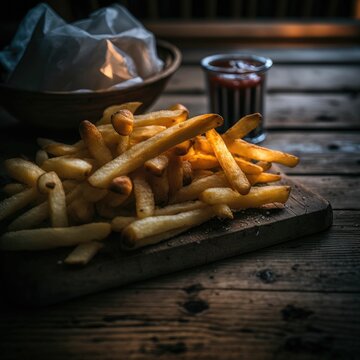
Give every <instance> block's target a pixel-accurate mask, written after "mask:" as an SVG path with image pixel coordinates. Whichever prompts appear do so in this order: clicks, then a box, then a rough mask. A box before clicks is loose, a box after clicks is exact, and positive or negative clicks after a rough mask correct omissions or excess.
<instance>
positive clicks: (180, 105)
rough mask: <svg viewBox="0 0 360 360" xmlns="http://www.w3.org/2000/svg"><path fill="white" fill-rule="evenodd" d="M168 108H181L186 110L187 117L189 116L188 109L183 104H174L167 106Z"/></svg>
mask: <svg viewBox="0 0 360 360" xmlns="http://www.w3.org/2000/svg"><path fill="white" fill-rule="evenodd" d="M169 110H183V111H186V112H187V117H189V114H190V111H189V109H188V108H187V107H186V106H184V105H183V104H174V105H171V106H170V107H169Z"/></svg>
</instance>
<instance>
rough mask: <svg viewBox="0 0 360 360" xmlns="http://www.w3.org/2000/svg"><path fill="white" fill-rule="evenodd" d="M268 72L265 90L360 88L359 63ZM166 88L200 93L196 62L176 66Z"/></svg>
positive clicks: (202, 84) (283, 67)
mask: <svg viewBox="0 0 360 360" xmlns="http://www.w3.org/2000/svg"><path fill="white" fill-rule="evenodd" d="M268 75H269V77H268V80H269V81H268V90H269V91H271V92H299V91H311V92H329V91H339V92H343V91H351V92H353V91H359V90H360V83H359V81H358V79H359V78H360V66H357V65H348V66H336V65H311V66H306V65H303V66H301V65H294V66H293V65H278V66H276V65H275V66H274V67H273V68H272V69H271V70H270V71H269V74H268ZM166 91H167V92H168V93H170V92H171V93H191V94H193V93H195V94H198V93H203V92H204V91H205V81H204V75H203V73H202V70H201V67H200V65H198V66H182V67H180V69H179V70H178V71H177V72H176V73H175V75H174V76H173V77H172V78H171V80H170V81H169V84H168V86H167V87H166Z"/></svg>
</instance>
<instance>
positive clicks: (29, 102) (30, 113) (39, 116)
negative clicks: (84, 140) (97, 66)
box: [0, 40, 181, 129]
mask: <svg viewBox="0 0 360 360" xmlns="http://www.w3.org/2000/svg"><path fill="white" fill-rule="evenodd" d="M157 50H158V55H159V57H160V58H161V59H162V60H163V61H164V64H165V65H164V69H163V70H162V71H161V72H160V73H158V74H156V75H153V76H151V77H149V78H147V79H146V80H145V81H144V82H143V83H141V84H137V85H134V86H131V87H129V88H126V89H121V90H109V91H99V92H91V93H71V92H50V91H43V92H41V91H29V90H21V89H15V88H11V87H8V86H6V85H5V84H0V105H2V106H3V107H4V108H5V109H6V110H7V111H8V112H9V113H10V114H11V115H13V116H14V117H16V118H17V119H19V120H21V121H24V122H26V123H28V124H31V125H33V126H36V127H41V128H48V129H70V128H75V127H77V126H78V124H79V123H80V122H81V121H82V120H84V119H86V120H90V121H96V120H98V119H99V118H100V117H101V115H102V113H103V111H104V109H105V108H106V107H107V106H110V105H114V104H121V103H124V102H128V101H141V102H142V103H143V105H142V106H141V107H140V108H139V109H138V111H137V112H139V113H141V112H143V111H145V110H146V109H147V108H148V107H149V106H151V105H152V104H153V103H154V102H155V100H156V99H157V98H158V97H159V95H160V94H161V92H162V91H163V89H164V87H165V85H166V83H167V81H168V80H169V79H170V77H171V76H172V75H173V73H174V72H175V71H176V70H177V68H178V67H179V65H180V62H181V53H180V51H179V49H178V48H177V47H175V46H174V45H172V44H170V43H168V42H166V41H161V40H158V41H157Z"/></svg>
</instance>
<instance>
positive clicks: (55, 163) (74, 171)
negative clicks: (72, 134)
mask: <svg viewBox="0 0 360 360" xmlns="http://www.w3.org/2000/svg"><path fill="white" fill-rule="evenodd" d="M42 168H43V170H45V171H47V172H49V171H55V172H56V173H57V174H58V176H59V177H60V178H61V179H72V180H78V181H81V180H85V179H86V178H87V176H88V175H89V174H90V173H91V170H92V165H91V164H90V163H89V162H88V161H85V160H82V159H78V158H73V157H67V156H62V157H54V158H51V159H48V160H46V161H44V163H43V165H42Z"/></svg>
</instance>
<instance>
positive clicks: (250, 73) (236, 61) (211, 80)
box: [201, 54, 272, 143]
mask: <svg viewBox="0 0 360 360" xmlns="http://www.w3.org/2000/svg"><path fill="white" fill-rule="evenodd" d="M201 66H202V68H203V70H204V73H205V79H206V84H207V94H208V101H209V107H210V111H211V112H213V113H217V114H220V115H221V116H223V118H224V125H223V126H222V127H221V128H220V129H218V130H219V131H220V132H224V131H226V130H227V129H228V128H229V127H231V126H232V125H233V124H234V123H235V122H236V121H237V120H239V119H240V118H241V117H243V116H244V115H247V114H251V113H255V112H259V113H261V114H262V116H263V121H264V97H265V91H266V72H267V71H268V70H269V69H270V68H271V66H272V60H271V59H269V58H265V57H261V56H255V55H247V54H222V55H212V56H208V57H206V58H204V59H203V60H202V61H201ZM263 121H262V123H261V124H260V126H259V127H258V128H256V129H255V130H253V131H251V132H250V134H249V135H248V136H247V137H246V139H247V140H249V141H251V142H253V143H259V142H261V141H263V140H264V139H265V133H264V124H263Z"/></svg>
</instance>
